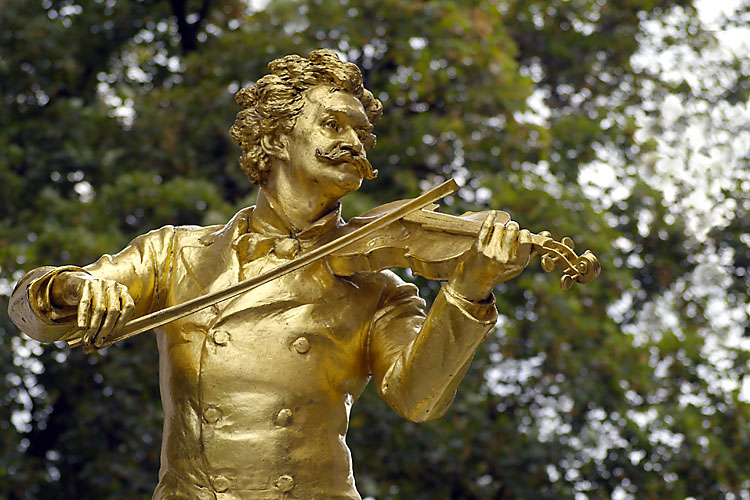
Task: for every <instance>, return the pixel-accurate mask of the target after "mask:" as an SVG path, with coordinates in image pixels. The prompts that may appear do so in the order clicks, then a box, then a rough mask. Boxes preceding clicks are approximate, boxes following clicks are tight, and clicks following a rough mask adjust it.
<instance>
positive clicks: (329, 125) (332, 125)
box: [324, 120, 339, 132]
mask: <svg viewBox="0 0 750 500" xmlns="http://www.w3.org/2000/svg"><path fill="white" fill-rule="evenodd" d="M324 125H325V126H326V127H327V128H330V129H331V130H335V131H336V132H338V130H339V122H337V121H336V120H328V121H326V122H325V123H324Z"/></svg>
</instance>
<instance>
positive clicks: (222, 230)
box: [136, 207, 254, 246]
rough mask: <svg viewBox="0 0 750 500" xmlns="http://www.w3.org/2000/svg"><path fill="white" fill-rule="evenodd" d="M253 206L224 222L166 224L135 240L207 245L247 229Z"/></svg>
mask: <svg viewBox="0 0 750 500" xmlns="http://www.w3.org/2000/svg"><path fill="white" fill-rule="evenodd" d="M253 208H254V207H247V208H243V209H242V210H240V211H239V212H237V213H236V214H235V215H234V216H233V217H232V218H231V219H230V220H229V222H227V223H226V224H214V225H211V226H197V225H184V226H173V225H167V226H163V227H160V228H159V229H154V230H153V231H149V232H148V233H146V234H143V235H141V236H139V237H138V238H136V240H138V239H144V240H148V241H150V242H154V243H155V242H157V241H161V242H162V243H167V242H170V243H174V244H176V245H179V246H185V245H188V246H192V245H194V246H209V245H211V244H212V243H214V242H215V241H216V240H218V239H221V238H222V237H225V236H232V235H235V234H238V233H241V232H244V231H247V228H248V224H249V220H250V217H251V216H252V212H253Z"/></svg>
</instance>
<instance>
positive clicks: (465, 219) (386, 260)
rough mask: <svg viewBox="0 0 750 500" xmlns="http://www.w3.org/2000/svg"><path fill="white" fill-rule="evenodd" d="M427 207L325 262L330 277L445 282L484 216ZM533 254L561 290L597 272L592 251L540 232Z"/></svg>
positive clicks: (359, 222) (364, 219) (382, 210)
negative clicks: (405, 274)
mask: <svg viewBox="0 0 750 500" xmlns="http://www.w3.org/2000/svg"><path fill="white" fill-rule="evenodd" d="M407 201H408V200H399V201H394V202H391V203H387V204H385V205H382V206H380V207H377V208H375V209H374V210H371V211H370V212H366V213H364V214H362V215H361V216H359V217H355V218H353V219H351V220H350V221H349V223H348V224H347V225H346V226H344V227H343V228H342V229H343V230H344V231H347V232H348V231H353V230H356V229H357V228H359V227H362V226H364V225H366V224H368V223H371V222H372V221H374V220H376V219H378V218H380V217H382V216H383V214H386V213H388V212H391V211H392V210H394V209H395V208H397V207H399V206H401V205H403V204H404V203H405V202H407ZM437 208H438V205H436V204H430V205H428V206H426V207H424V208H422V209H420V210H417V211H414V212H411V213H409V214H407V215H406V216H404V217H403V218H401V219H399V220H397V221H395V222H393V223H391V224H389V225H387V226H385V227H383V228H381V229H380V230H379V231H377V232H375V233H374V234H373V235H371V236H370V237H367V238H363V239H360V240H358V241H356V242H355V243H353V244H350V245H348V246H346V247H344V248H343V249H341V250H339V251H337V252H334V253H332V254H330V255H328V256H327V257H326V259H327V262H328V265H329V267H330V268H331V271H332V272H333V274H335V275H337V276H351V275H353V274H359V273H374V272H378V271H382V270H384V269H393V268H408V269H411V270H412V272H413V273H414V274H416V275H419V276H422V277H424V278H427V279H430V280H435V281H447V280H448V279H449V278H450V277H451V275H452V274H453V270H454V268H455V267H456V264H458V261H459V260H460V258H461V257H462V255H463V254H464V253H465V252H466V251H468V250H469V249H470V248H471V247H472V246H473V245H474V242H475V241H476V239H477V236H478V235H479V231H480V229H481V228H482V223H483V222H484V220H485V218H486V217H487V214H488V213H487V212H467V213H465V214H463V215H461V216H454V215H448V214H444V213H441V212H438V211H437V210H436V209H437ZM508 221H510V215H508V213H507V212H502V211H498V212H497V218H496V219H495V224H496V226H497V224H500V225H502V224H505V223H507V222H508ZM531 244H532V252H536V253H537V254H539V255H540V257H541V265H542V269H543V270H544V271H545V272H551V271H553V270H554V269H559V270H560V271H561V272H562V276H561V277H560V287H561V288H562V289H563V290H568V289H570V288H571V287H572V286H573V284H574V283H576V282H577V283H582V284H585V283H589V282H591V281H592V280H594V279H595V278H596V277H597V276H598V275H599V273H600V271H601V265H600V264H599V260H598V259H597V258H596V256H595V255H594V254H593V253H591V251H589V250H586V251H585V252H584V253H583V254H582V255H580V256H579V255H576V253H575V251H574V248H575V243H574V242H573V240H572V239H571V238H569V237H565V238H563V239H562V240H561V241H555V240H554V239H552V238H551V235H550V233H549V232H547V231H544V232H542V233H539V234H532V235H531Z"/></svg>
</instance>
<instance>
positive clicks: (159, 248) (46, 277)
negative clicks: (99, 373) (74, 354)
mask: <svg viewBox="0 0 750 500" xmlns="http://www.w3.org/2000/svg"><path fill="white" fill-rule="evenodd" d="M174 241H175V229H174V227H172V226H166V227H163V228H161V229H157V230H155V231H151V232H150V233H147V234H144V235H142V236H138V237H137V238H135V239H134V240H133V241H131V242H130V244H129V245H128V246H127V247H125V249H124V250H122V251H121V252H120V253H118V254H116V255H103V256H102V257H101V258H99V260H97V261H96V262H94V263H93V264H90V265H88V266H86V267H83V268H81V267H76V266H65V267H57V268H55V267H40V268H37V269H34V270H32V271H30V272H29V273H28V274H26V276H24V277H23V278H22V279H21V280H20V281H19V282H18V284H17V285H16V287H15V289H14V290H13V294H12V295H11V298H10V304H9V306H8V314H9V316H10V318H11V320H12V321H13V323H15V324H16V326H17V327H18V328H19V329H20V330H21V331H22V332H24V333H25V334H26V335H28V336H29V337H31V338H33V339H36V340H39V341H40V342H54V341H56V340H71V339H74V338H76V337H77V336H79V335H80V332H79V331H78V329H77V328H76V325H75V318H76V314H77V310H76V308H75V307H65V308H60V307H55V306H54V305H53V304H52V301H51V298H50V291H51V289H52V283H53V282H54V279H55V277H56V276H57V275H59V274H61V273H64V272H70V271H82V272H85V273H88V274H91V275H93V276H96V277H98V278H103V279H109V280H113V281H117V282H118V283H120V284H123V285H125V286H127V287H128V292H129V293H130V296H131V297H133V301H134V302H135V311H134V313H133V317H134V318H136V317H139V316H143V315H144V314H148V313H149V312H151V311H152V310H155V309H156V308H158V307H160V306H161V304H162V302H163V299H164V296H165V292H166V287H167V284H168V282H169V274H170V271H171V268H172V261H173V259H174Z"/></svg>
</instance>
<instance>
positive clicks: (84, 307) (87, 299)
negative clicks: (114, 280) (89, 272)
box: [76, 281, 91, 343]
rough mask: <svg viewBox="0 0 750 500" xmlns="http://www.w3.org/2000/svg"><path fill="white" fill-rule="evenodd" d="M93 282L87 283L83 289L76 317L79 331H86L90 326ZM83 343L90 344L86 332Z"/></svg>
mask: <svg viewBox="0 0 750 500" xmlns="http://www.w3.org/2000/svg"><path fill="white" fill-rule="evenodd" d="M90 287H91V282H90V281H86V282H84V283H83V286H82V287H81V288H82V289H83V290H82V291H81V298H80V300H79V301H78V315H77V317H76V326H78V329H79V330H85V329H86V327H87V326H88V324H89V316H90V312H91V288H90ZM83 341H84V342H85V343H89V342H90V341H91V339H90V338H89V337H88V336H87V335H86V332H84V336H83Z"/></svg>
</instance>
